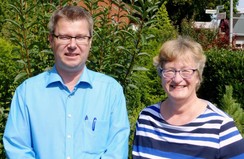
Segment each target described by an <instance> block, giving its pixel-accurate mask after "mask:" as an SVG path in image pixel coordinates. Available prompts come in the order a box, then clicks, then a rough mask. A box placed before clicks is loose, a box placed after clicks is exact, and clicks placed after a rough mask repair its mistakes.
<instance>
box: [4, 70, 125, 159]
mask: <svg viewBox="0 0 244 159" xmlns="http://www.w3.org/2000/svg"><path fill="white" fill-rule="evenodd" d="M129 131H130V128H129V121H128V116H127V110H126V103H125V97H124V93H123V89H122V87H121V85H120V84H119V83H118V82H116V81H115V80H114V79H113V78H111V77H109V76H106V75H104V74H101V73H97V72H94V71H91V70H89V69H87V68H86V67H85V68H84V71H83V73H82V75H81V77H80V80H79V81H78V83H77V84H76V86H75V88H74V90H73V91H72V92H70V91H69V89H68V88H67V87H66V86H65V85H64V83H63V82H62V79H61V77H60V76H59V74H58V73H57V71H56V69H55V67H53V69H51V70H49V71H47V72H43V73H41V74H39V75H37V76H35V77H32V78H29V79H27V80H26V81H24V82H23V83H22V84H21V85H20V86H19V87H18V88H17V89H16V92H15V94H14V97H13V100H12V103H11V109H10V113H9V117H8V121H7V124H6V127H5V132H4V137H3V142H4V148H5V150H6V153H7V156H8V157H9V158H10V159H99V158H102V159H110V158H111V159H127V158H128V136H129Z"/></svg>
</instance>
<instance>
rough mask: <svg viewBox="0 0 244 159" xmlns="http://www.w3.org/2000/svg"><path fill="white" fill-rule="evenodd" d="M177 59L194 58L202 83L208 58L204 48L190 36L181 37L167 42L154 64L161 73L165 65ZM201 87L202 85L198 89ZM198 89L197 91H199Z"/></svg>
mask: <svg viewBox="0 0 244 159" xmlns="http://www.w3.org/2000/svg"><path fill="white" fill-rule="evenodd" d="M177 58H182V60H187V59H189V58H193V60H194V61H195V63H196V64H197V70H198V74H199V79H200V82H201V81H202V74H203V69H204V67H205V63H206V56H205V54H204V51H203V48H202V46H201V45H200V44H199V43H198V42H196V41H194V40H192V39H191V38H190V37H188V36H185V37H183V36H179V37H178V38H176V39H173V40H169V41H166V42H165V43H164V44H163V45H162V46H161V48H160V52H159V54H158V56H156V57H154V59H153V62H154V65H155V66H156V67H157V70H158V71H159V70H160V69H159V68H160V67H162V68H163V67H164V65H165V63H167V62H171V61H174V60H175V59H177ZM199 87H200V83H199V86H198V88H199ZM198 88H197V89H198Z"/></svg>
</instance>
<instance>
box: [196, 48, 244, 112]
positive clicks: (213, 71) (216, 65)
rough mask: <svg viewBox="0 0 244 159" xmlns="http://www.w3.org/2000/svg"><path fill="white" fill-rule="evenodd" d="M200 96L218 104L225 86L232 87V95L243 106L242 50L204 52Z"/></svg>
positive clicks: (243, 66)
mask: <svg viewBox="0 0 244 159" xmlns="http://www.w3.org/2000/svg"><path fill="white" fill-rule="evenodd" d="M206 55H207V63H206V67H205V70H204V72H203V78H204V79H203V83H202V86H201V87H200V89H199V91H198V94H199V96H200V97H202V98H204V99H207V100H210V101H212V102H214V103H216V104H220V100H221V98H222V97H223V95H224V93H225V86H226V85H230V86H232V87H233V97H234V98H235V99H236V100H237V102H238V103H240V104H241V106H242V108H243V107H244V84H243V83H244V51H241V50H240V51H231V50H221V49H212V50H209V51H207V52H206Z"/></svg>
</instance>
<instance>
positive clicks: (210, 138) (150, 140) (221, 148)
mask: <svg viewBox="0 0 244 159" xmlns="http://www.w3.org/2000/svg"><path fill="white" fill-rule="evenodd" d="M132 154H133V158H134V159H137V158H140V159H143V158H145V159H149V158H153V159H163V158H174V159H177V158H179V159H183V158H194V159H196V158H199V159H200V158H212V159H214V158H221V159H223V158H226V159H227V158H236V159H240V158H244V140H243V138H242V136H241V135H240V133H239V131H238V130H237V128H236V126H235V124H234V121H233V119H232V118H231V117H229V116H228V115H227V114H226V113H224V112H223V111H221V110H220V109H218V108H217V107H215V106H214V105H213V104H211V103H210V102H209V103H208V106H207V109H206V110H205V112H204V113H203V114H201V115H200V116H199V117H198V118H196V119H195V120H193V121H192V122H190V123H188V124H185V125H182V126H174V125H170V124H168V123H167V122H166V121H165V120H164V119H163V117H162V116H161V114H160V103H157V104H155V105H152V106H148V107H146V108H145V109H144V110H143V111H142V112H141V113H140V115H139V118H138V120H137V124H136V132H135V136H134V145H133V152H132Z"/></svg>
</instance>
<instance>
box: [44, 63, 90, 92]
mask: <svg viewBox="0 0 244 159" xmlns="http://www.w3.org/2000/svg"><path fill="white" fill-rule="evenodd" d="M90 72H91V71H90V70H89V69H88V68H87V67H86V66H84V70H83V72H82V74H81V76H80V79H79V81H78V82H77V84H76V85H81V84H86V85H88V86H89V87H92V81H91V78H90ZM48 74H49V76H48V78H47V86H49V85H51V84H53V83H62V84H63V80H62V78H61V76H60V75H59V74H58V72H57V69H56V67H55V66H54V67H53V68H52V69H51V70H49V71H48Z"/></svg>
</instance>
